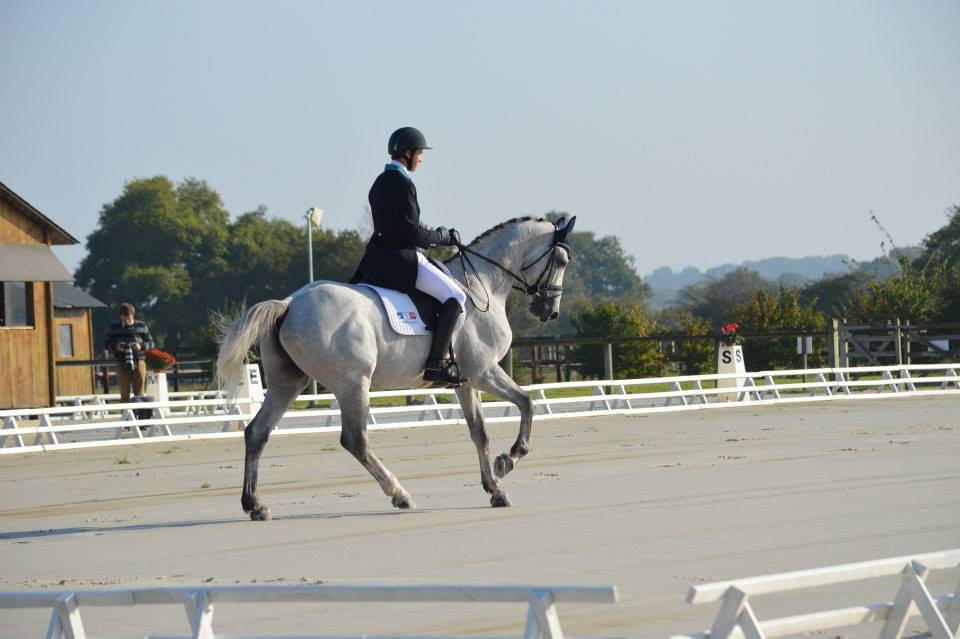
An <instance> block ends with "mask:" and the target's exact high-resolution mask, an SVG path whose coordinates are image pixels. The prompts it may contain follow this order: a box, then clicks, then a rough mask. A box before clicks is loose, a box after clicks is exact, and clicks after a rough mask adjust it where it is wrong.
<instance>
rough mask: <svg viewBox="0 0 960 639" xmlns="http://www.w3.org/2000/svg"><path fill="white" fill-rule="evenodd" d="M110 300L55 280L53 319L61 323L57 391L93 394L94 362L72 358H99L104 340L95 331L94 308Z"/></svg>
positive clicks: (58, 335)
mask: <svg viewBox="0 0 960 639" xmlns="http://www.w3.org/2000/svg"><path fill="white" fill-rule="evenodd" d="M105 307H106V304H104V303H103V302H101V301H100V300H98V299H97V298H95V297H93V296H92V295H90V294H88V293H86V292H85V291H83V290H81V289H79V288H77V287H76V286H74V285H73V284H70V283H68V282H54V283H53V321H54V323H55V324H56V325H57V353H56V356H57V362H58V366H57V395H92V394H93V393H95V392H96V383H97V380H96V379H95V378H94V371H93V367H92V366H87V365H82V366H69V365H65V364H69V363H70V362H81V361H87V362H89V361H90V360H93V359H96V353H97V352H98V350H100V348H99V343H100V340H95V339H94V335H93V309H95V308H105Z"/></svg>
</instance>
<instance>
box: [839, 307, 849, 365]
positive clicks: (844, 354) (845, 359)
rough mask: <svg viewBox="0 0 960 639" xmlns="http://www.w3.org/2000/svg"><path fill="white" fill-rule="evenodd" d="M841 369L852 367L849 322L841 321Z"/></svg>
mask: <svg viewBox="0 0 960 639" xmlns="http://www.w3.org/2000/svg"><path fill="white" fill-rule="evenodd" d="M839 350H840V368H846V367H847V366H850V352H849V350H848V349H847V320H846V318H843V319H841V320H840V349H839Z"/></svg>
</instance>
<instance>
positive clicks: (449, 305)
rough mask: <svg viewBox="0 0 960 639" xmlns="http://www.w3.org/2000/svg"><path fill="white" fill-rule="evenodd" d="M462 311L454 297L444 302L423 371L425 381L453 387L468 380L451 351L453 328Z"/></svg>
mask: <svg viewBox="0 0 960 639" xmlns="http://www.w3.org/2000/svg"><path fill="white" fill-rule="evenodd" d="M462 312H463V309H461V308H460V304H458V303H457V300H455V299H453V298H450V299H448V300H447V301H446V302H444V303H443V307H441V309H440V317H439V318H438V319H437V327H436V328H435V329H434V331H433V343H432V344H430V355H429V356H428V357H427V365H426V368H425V370H424V371H423V381H425V382H441V383H444V384H446V385H447V386H448V387H451V388H456V387H458V386H460V385H461V384H463V383H464V382H466V381H467V380H466V379H464V378H461V377H460V368H459V367H458V366H457V363H456V362H455V361H454V360H453V353H452V352H451V351H450V340H452V339H453V329H454V328H456V326H457V320H458V319H460V313H462ZM448 355H449V357H448Z"/></svg>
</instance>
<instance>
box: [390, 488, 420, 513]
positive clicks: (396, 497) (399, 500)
mask: <svg viewBox="0 0 960 639" xmlns="http://www.w3.org/2000/svg"><path fill="white" fill-rule="evenodd" d="M391 502H392V503H393V505H394V506H396V507H397V508H399V509H401V510H407V509H408V508H416V507H417V504H416V503H414V501H413V497H411V496H410V493H408V492H407V491H405V490H404V489H402V488H401V489H400V490H398V491H397V492H395V493H393V499H392V500H391Z"/></svg>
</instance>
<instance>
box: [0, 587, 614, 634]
mask: <svg viewBox="0 0 960 639" xmlns="http://www.w3.org/2000/svg"><path fill="white" fill-rule="evenodd" d="M617 601H619V598H618V595H617V590H616V588H615V587H613V586H453V585H441V586H397V585H327V584H324V585H302V586H301V585H298V586H259V585H252V586H210V587H195V588H137V589H112V590H65V591H35V592H0V608H7V609H10V608H50V609H51V610H52V613H51V615H50V624H49V626H48V629H47V634H46V637H47V639H86V638H87V637H88V635H87V634H86V629H85V628H84V624H83V619H82V617H81V609H82V608H86V607H89V606H134V605H141V604H143V605H149V604H178V605H182V606H184V608H185V609H186V613H187V623H188V624H189V626H188V627H189V629H190V631H189V632H190V634H189V635H183V636H182V637H183V638H184V639H186V638H187V637H189V638H192V639H215V638H216V637H220V638H223V637H224V635H217V634H215V633H214V630H213V611H214V604H216V603H223V602H233V603H237V602H239V603H298V602H299V603H313V604H318V603H355V602H374V603H376V602H380V603H382V602H391V603H394V602H406V603H457V602H460V603H527V604H528V608H527V618H526V627H525V629H524V631H523V635H517V636H522V637H523V639H562V637H563V630H562V628H561V627H560V616H559V614H558V612H557V604H558V603H580V604H606V603H616V602H617ZM362 618H363V617H362V616H358V619H362ZM519 625H520V623H519V620H518V626H519ZM37 634H39V633H37ZM138 636H140V637H143V636H144V635H142V634H140V635H138ZM244 636H245V637H249V638H250V639H253V638H254V637H258V636H260V635H244ZM354 636H356V637H357V639H361V638H363V637H370V636H369V635H365V634H360V635H354ZM231 637H234V639H239V638H238V637H236V635H231ZM310 637H312V638H314V639H324V638H323V637H322V636H320V635H297V638H298V639H309V638H310ZM404 637H405V639H416V638H414V637H411V636H410V635H404ZM154 639H160V638H159V637H154ZM166 639H174V638H173V637H167V638H166ZM273 639H280V637H278V636H275V635H274V636H273ZM329 639H332V638H329ZM338 639H347V637H342V636H341V637H339V638H338ZM371 639H372V638H371ZM384 639H386V638H384ZM421 639H425V638H421ZM435 639H440V638H435Z"/></svg>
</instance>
